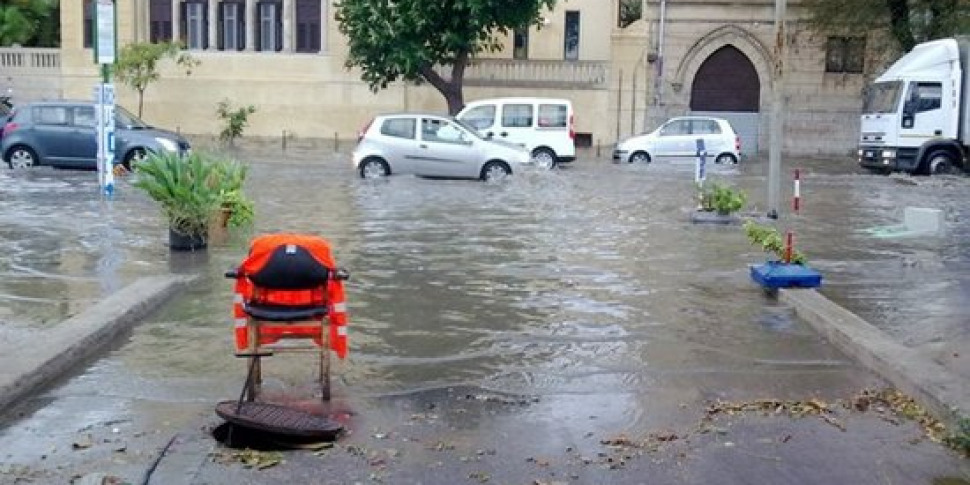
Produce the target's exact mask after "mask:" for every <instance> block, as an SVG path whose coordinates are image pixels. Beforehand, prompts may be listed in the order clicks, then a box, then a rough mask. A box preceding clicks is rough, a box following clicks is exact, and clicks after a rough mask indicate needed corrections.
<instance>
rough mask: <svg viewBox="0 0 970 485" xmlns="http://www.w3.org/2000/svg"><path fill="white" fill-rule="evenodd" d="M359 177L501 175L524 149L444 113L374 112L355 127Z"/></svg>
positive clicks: (523, 157) (520, 159)
mask: <svg viewBox="0 0 970 485" xmlns="http://www.w3.org/2000/svg"><path fill="white" fill-rule="evenodd" d="M353 161H354V168H355V169H356V170H357V173H359V174H360V176H361V177H362V178H378V177H386V176H388V175H391V174H413V175H418V176H422V177H440V178H465V179H479V180H485V181H490V180H498V179H503V178H505V177H507V176H509V175H511V174H512V173H513V171H515V170H517V169H518V168H520V167H522V166H524V165H527V164H529V163H530V157H529V152H528V151H526V150H525V149H524V148H522V147H520V146H518V145H513V144H511V143H505V142H501V141H498V140H487V139H485V138H482V136H481V135H479V134H478V132H477V131H476V130H475V129H474V128H472V127H470V126H468V125H466V124H464V123H462V122H461V121H458V120H456V119H454V118H450V117H447V116H440V115H434V114H420V113H400V114H385V115H379V116H376V117H375V118H374V119H372V120H371V121H370V122H369V123H367V125H366V126H365V127H364V129H363V130H361V132H360V137H359V139H358V143H357V148H356V149H354V153H353Z"/></svg>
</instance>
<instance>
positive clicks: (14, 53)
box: [0, 47, 61, 71]
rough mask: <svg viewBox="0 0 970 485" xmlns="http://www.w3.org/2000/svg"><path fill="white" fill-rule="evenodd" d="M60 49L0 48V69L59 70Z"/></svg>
mask: <svg viewBox="0 0 970 485" xmlns="http://www.w3.org/2000/svg"><path fill="white" fill-rule="evenodd" d="M60 67H61V52H60V49H41V48H25V47H0V69H2V70H4V71H8V70H15V69H34V70H43V69H52V70H56V69H60Z"/></svg>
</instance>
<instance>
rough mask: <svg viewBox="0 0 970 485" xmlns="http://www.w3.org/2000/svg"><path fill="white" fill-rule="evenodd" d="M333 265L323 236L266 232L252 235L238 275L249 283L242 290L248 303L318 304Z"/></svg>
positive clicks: (325, 296)
mask: <svg viewBox="0 0 970 485" xmlns="http://www.w3.org/2000/svg"><path fill="white" fill-rule="evenodd" d="M334 266H335V265H334V262H333V258H332V256H331V254H330V245H329V244H328V243H327V241H326V240H324V239H323V238H320V237H317V236H309V235H302V234H286V233H283V234H269V235H264V236H259V237H257V238H255V239H253V241H252V243H251V244H250V251H249V255H248V256H247V257H246V259H245V260H243V262H242V265H241V266H240V267H239V271H238V277H240V278H246V279H248V281H249V282H251V283H252V287H250V288H248V290H249V291H244V292H243V293H244V294H243V298H244V299H245V300H246V301H248V302H250V303H255V304H270V305H286V306H300V305H321V304H323V303H325V302H326V301H327V285H328V282H329V281H330V280H331V279H332V278H333V272H334ZM246 286H249V285H246Z"/></svg>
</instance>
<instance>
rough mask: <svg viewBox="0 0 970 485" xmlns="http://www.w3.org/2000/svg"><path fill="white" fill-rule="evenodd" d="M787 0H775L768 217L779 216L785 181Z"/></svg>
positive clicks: (769, 135)
mask: <svg viewBox="0 0 970 485" xmlns="http://www.w3.org/2000/svg"><path fill="white" fill-rule="evenodd" d="M785 2H786V0H775V28H774V37H775V43H774V50H773V54H774V55H773V59H772V60H773V61H774V65H773V67H774V69H773V76H772V83H771V111H770V113H771V120H770V121H771V122H770V123H769V125H768V217H770V218H772V219H777V218H778V199H779V192H780V190H779V188H780V185H781V147H782V136H783V135H784V128H785V107H784V103H785V93H784V88H785V58H786V57H787V55H788V49H787V43H788V42H787V37H788V32H787V29H786V26H785V7H786V4H785Z"/></svg>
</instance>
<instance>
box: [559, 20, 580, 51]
mask: <svg viewBox="0 0 970 485" xmlns="http://www.w3.org/2000/svg"><path fill="white" fill-rule="evenodd" d="M564 34H565V39H564V44H563V58H564V59H566V60H567V61H576V60H579V12H577V11H575V10H569V11H567V12H566V28H565V29H564Z"/></svg>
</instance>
